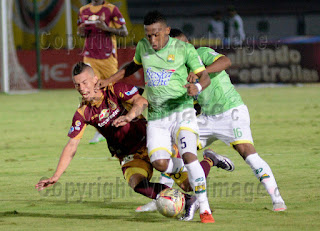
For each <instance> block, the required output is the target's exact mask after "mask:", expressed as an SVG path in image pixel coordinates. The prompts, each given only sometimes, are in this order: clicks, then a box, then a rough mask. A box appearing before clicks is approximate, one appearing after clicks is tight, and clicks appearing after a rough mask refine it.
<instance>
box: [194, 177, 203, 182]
mask: <svg viewBox="0 0 320 231" xmlns="http://www.w3.org/2000/svg"><path fill="white" fill-rule="evenodd" d="M199 181H203V177H200V178H198V179H196V180H195V182H199Z"/></svg>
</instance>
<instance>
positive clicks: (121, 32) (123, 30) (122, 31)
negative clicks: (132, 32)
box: [95, 19, 128, 37]
mask: <svg viewBox="0 0 320 231" xmlns="http://www.w3.org/2000/svg"><path fill="white" fill-rule="evenodd" d="M95 26H96V27H97V28H99V29H100V30H103V31H105V32H109V33H111V34H114V35H117V36H121V37H126V36H128V29H127V27H126V25H122V26H121V27H120V28H113V27H109V26H107V24H106V22H105V21H103V20H102V19H99V20H98V21H97V22H96V24H95Z"/></svg>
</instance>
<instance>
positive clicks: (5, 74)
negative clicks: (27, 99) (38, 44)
mask: <svg viewBox="0 0 320 231" xmlns="http://www.w3.org/2000/svg"><path fill="white" fill-rule="evenodd" d="M13 3H14V0H5V1H4V0H2V1H1V11H0V14H1V26H0V27H1V67H0V69H1V76H0V79H1V84H0V85H1V91H2V92H5V93H8V94H24V93H30V92H35V91H36V90H35V89H34V88H33V87H32V86H31V84H30V83H29V82H28V79H30V77H29V75H28V74H27V72H26V71H25V70H24V68H23V67H22V66H21V65H20V63H19V60H18V56H17V51H16V47H15V43H14V35H13V27H12V22H13V17H12V15H13Z"/></svg>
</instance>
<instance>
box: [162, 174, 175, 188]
mask: <svg viewBox="0 0 320 231" xmlns="http://www.w3.org/2000/svg"><path fill="white" fill-rule="evenodd" d="M159 183H160V184H165V185H167V186H168V187H169V188H171V187H172V185H173V183H174V180H173V179H172V178H171V177H169V176H166V175H164V174H163V173H161V175H160V179H159Z"/></svg>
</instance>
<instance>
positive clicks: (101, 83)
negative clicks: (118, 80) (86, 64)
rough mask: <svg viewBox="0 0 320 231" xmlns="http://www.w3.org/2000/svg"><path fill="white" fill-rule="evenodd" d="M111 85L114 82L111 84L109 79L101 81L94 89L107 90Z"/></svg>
mask: <svg viewBox="0 0 320 231" xmlns="http://www.w3.org/2000/svg"><path fill="white" fill-rule="evenodd" d="M110 83H112V82H110V80H109V79H99V80H98V82H97V83H96V85H95V86H94V89H95V90H99V89H102V88H105V87H107V86H108V85H109V84H110Z"/></svg>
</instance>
